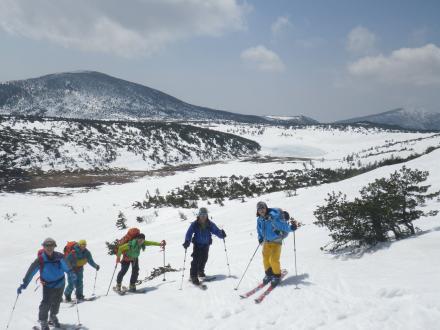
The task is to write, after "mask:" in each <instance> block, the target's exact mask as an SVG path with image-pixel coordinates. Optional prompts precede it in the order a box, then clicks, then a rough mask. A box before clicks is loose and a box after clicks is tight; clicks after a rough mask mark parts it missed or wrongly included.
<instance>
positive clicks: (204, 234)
mask: <svg viewBox="0 0 440 330" xmlns="http://www.w3.org/2000/svg"><path fill="white" fill-rule="evenodd" d="M212 234H214V235H216V236H217V237H219V238H222V239H223V238H225V237H226V233H225V231H224V230H223V229H222V230H220V229H219V228H218V227H217V226H216V225H215V223H214V222H212V221H210V220H209V219H208V210H207V209H206V208H205V207H202V208H200V210H199V213H198V216H197V220H196V221H193V222H192V223H191V225H190V226H189V228H188V231H187V232H186V235H185V242H184V243H183V247H184V248H185V250H186V249H187V248H188V247H189V245H190V242H192V243H193V253H192V254H191V257H192V258H193V260H192V262H191V269H190V276H191V281H192V282H193V284H196V285H199V284H200V281H199V277H201V278H204V277H206V275H205V265H206V262H207V261H208V254H209V246H210V245H211V244H212Z"/></svg>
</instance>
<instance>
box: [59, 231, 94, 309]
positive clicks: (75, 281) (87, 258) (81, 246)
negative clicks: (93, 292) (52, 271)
mask: <svg viewBox="0 0 440 330" xmlns="http://www.w3.org/2000/svg"><path fill="white" fill-rule="evenodd" d="M64 257H65V259H66V261H67V264H68V265H69V266H70V268H72V270H73V271H74V273H75V275H76V276H70V275H69V276H68V277H67V287H66V290H64V296H65V298H66V301H68V302H70V301H72V292H73V289H74V288H75V294H76V299H77V300H83V299H84V294H83V288H84V284H83V278H84V265H85V264H87V263H88V264H89V265H90V266H92V267H93V268H95V269H96V270H97V271H98V270H99V265H97V264H96V263H95V261H94V260H93V257H92V254H91V253H90V251H89V250H88V249H87V241H86V240H84V239H82V240H79V241H78V242H73V241H72V242H68V243H67V245H66V246H65V247H64Z"/></svg>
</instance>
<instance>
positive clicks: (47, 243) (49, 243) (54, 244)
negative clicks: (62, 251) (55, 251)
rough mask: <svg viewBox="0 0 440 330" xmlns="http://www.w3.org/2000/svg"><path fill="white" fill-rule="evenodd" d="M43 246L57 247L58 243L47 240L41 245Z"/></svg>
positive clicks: (50, 239) (51, 239)
mask: <svg viewBox="0 0 440 330" xmlns="http://www.w3.org/2000/svg"><path fill="white" fill-rule="evenodd" d="M41 245H42V246H48V245H52V246H57V243H56V242H55V240H54V239H53V238H50V237H48V238H46V239H45V240H44V241H43V243H42V244H41Z"/></svg>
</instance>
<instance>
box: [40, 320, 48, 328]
mask: <svg viewBox="0 0 440 330" xmlns="http://www.w3.org/2000/svg"><path fill="white" fill-rule="evenodd" d="M40 328H41V330H50V328H49V324H48V323H47V321H41V320H40Z"/></svg>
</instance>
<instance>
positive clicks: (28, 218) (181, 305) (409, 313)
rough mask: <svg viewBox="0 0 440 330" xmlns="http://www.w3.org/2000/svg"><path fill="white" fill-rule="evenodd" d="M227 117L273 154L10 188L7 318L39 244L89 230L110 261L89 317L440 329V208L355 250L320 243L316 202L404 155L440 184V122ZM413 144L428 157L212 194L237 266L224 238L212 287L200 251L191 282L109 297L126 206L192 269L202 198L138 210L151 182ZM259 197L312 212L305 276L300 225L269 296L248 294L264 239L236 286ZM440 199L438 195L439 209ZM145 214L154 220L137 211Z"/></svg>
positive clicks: (96, 324)
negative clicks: (432, 129)
mask: <svg viewBox="0 0 440 330" xmlns="http://www.w3.org/2000/svg"><path fill="white" fill-rule="evenodd" d="M36 125H37V124H36ZM39 125H42V124H41V123H40V124H39ZM212 127H213V128H214V125H213V126H212ZM215 129H217V130H219V131H223V132H230V133H235V134H238V135H240V136H243V137H247V138H252V139H253V140H254V141H257V142H258V143H259V144H260V145H261V150H262V155H263V156H264V157H260V158H258V159H253V158H251V159H248V160H247V161H240V160H232V161H228V162H226V163H218V164H209V165H206V166H201V167H198V168H195V169H192V170H191V171H181V172H176V173H175V174H174V175H163V176H155V177H153V176H150V177H143V178H141V179H139V180H137V181H135V182H131V183H127V184H123V185H105V186H101V187H99V188H97V189H94V190H91V191H84V190H81V189H61V188H47V189H38V190H34V191H31V192H29V193H27V194H18V193H14V194H13V193H1V194H0V242H1V246H2V247H3V250H4V251H6V253H4V254H3V257H2V258H1V259H0V278H2V281H0V293H1V295H0V297H1V298H0V320H2V321H4V323H6V320H7V319H8V317H9V315H10V312H11V309H12V305H13V303H14V300H15V298H16V288H17V287H18V285H19V284H20V283H21V280H22V278H23V276H24V273H25V272H26V270H27V268H28V266H29V264H30V263H31V262H32V261H33V260H34V259H35V257H36V253H37V250H38V249H39V244H40V243H41V242H42V240H43V239H44V238H45V237H47V236H52V237H54V238H55V239H56V240H57V241H58V249H59V250H62V247H63V246H64V244H65V243H66V242H67V241H68V240H79V239H83V238H84V239H87V240H88V247H89V249H90V250H91V251H92V253H93V255H94V259H95V261H96V262H97V263H98V264H100V265H101V270H100V271H99V273H98V277H97V286H96V293H97V295H98V296H99V298H98V299H97V300H96V301H93V302H85V303H83V304H79V305H78V307H79V312H80V318H81V323H82V324H83V325H84V327H83V329H123V328H130V329H135V330H138V329H139V330H141V329H146V328H161V329H179V330H182V329H225V330H226V329H228V330H230V329H296V330H297V329H300V330H302V329H308V330H312V329H313V330H314V329H326V330H327V329H335V330H336V329H338V330H340V329H359V330H382V329H399V330H401V329H402V330H413V329H424V330H425V329H427V330H434V329H438V324H439V323H440V283H439V281H438V274H439V273H440V258H438V251H439V248H440V246H439V242H440V216H439V215H437V216H435V217H432V218H427V219H421V220H419V221H417V223H416V225H417V226H418V227H420V229H421V232H420V233H419V234H418V235H417V236H415V237H412V238H409V239H404V240H401V241H397V242H390V243H387V244H383V245H379V246H377V247H376V248H374V249H371V250H367V251H364V253H359V254H354V255H343V254H340V255H333V254H328V253H324V252H323V251H321V250H320V247H322V246H323V245H325V244H326V243H327V242H328V241H329V237H328V232H327V231H326V230H325V229H323V228H318V227H316V226H315V225H313V222H314V221H315V218H314V216H313V211H314V210H315V209H316V207H317V206H318V205H322V203H323V201H324V199H325V198H326V196H327V193H329V192H331V191H333V190H336V191H339V190H341V191H343V192H345V193H346V194H347V195H349V196H350V197H354V196H357V195H358V194H359V189H360V188H361V187H362V186H364V185H365V184H366V183H368V182H371V181H373V180H374V179H376V178H381V177H384V176H388V175H389V174H390V173H392V172H393V171H395V170H396V169H399V168H401V167H402V165H403V164H404V165H406V166H407V167H409V168H417V169H420V170H428V171H429V172H430V176H429V179H428V184H431V185H432V189H434V190H439V189H440V173H439V171H438V170H437V168H438V163H439V161H440V150H439V149H436V148H438V147H439V146H440V145H439V138H438V136H437V135H436V134H428V133H408V132H393V131H386V130H379V129H369V130H367V129H359V128H348V129H346V130H336V129H331V128H329V129H324V128H323V127H308V128H303V129H296V130H295V129H285V128H276V127H272V128H263V130H262V129H261V128H258V127H253V126H236V125H234V126H226V125H225V126H222V125H215ZM405 148H406V150H405ZM376 149H377V151H376ZM410 149H413V150H412V151H410ZM427 150H429V152H428V153H426V154H425V152H426V151H427ZM411 153H412V154H416V153H417V154H419V155H418V156H417V157H416V158H414V159H412V160H409V161H406V162H405V163H403V164H402V163H401V164H395V165H391V166H381V167H378V168H376V169H374V170H372V171H369V172H366V173H364V174H361V175H358V176H355V177H352V178H349V179H345V180H342V181H339V182H333V183H329V184H320V185H315V186H308V187H304V188H300V189H298V190H297V192H296V195H290V194H288V193H287V192H284V191H278V192H273V193H269V194H265V195H262V196H259V197H256V196H255V197H249V198H245V200H244V201H242V200H226V201H225V202H224V206H220V205H219V204H214V203H212V200H204V201H203V200H200V201H199V206H204V205H206V206H208V209H209V211H210V215H211V216H212V220H213V221H214V222H216V223H217V224H218V225H219V227H221V228H224V230H225V231H226V233H227V234H228V236H227V238H226V248H227V253H228V257H229V263H230V265H231V273H232V276H231V277H228V268H227V265H226V256H225V246H224V245H223V242H222V241H221V240H219V239H217V238H214V242H213V245H212V246H211V248H210V256H209V261H208V264H207V267H206V272H207V273H208V274H212V275H217V280H216V281H213V282H210V283H208V284H207V285H208V289H207V290H206V291H202V290H200V289H198V288H195V287H194V286H192V285H191V284H190V283H189V282H188V275H189V261H190V257H189V256H188V258H187V263H186V270H185V278H184V282H183V290H181V291H180V290H179V287H180V283H181V282H180V281H181V278H182V277H181V276H182V273H181V272H174V273H167V274H166V281H162V277H159V278H156V279H154V280H152V281H148V282H145V283H144V284H142V285H141V286H140V287H147V288H149V291H148V292H147V293H146V294H139V295H127V296H123V297H121V296H119V295H117V294H115V293H114V292H112V291H110V293H109V295H108V296H105V292H106V291H107V288H108V285H109V283H110V279H111V276H112V272H113V269H114V265H115V264H114V257H110V256H108V255H107V249H106V247H105V241H110V240H113V239H114V238H116V237H120V236H122V235H123V234H124V231H120V230H118V229H117V228H116V226H115V222H116V218H117V216H118V213H119V211H122V212H123V213H124V214H125V215H126V217H127V218H128V225H129V226H138V227H139V228H141V230H142V231H143V232H144V233H145V234H146V236H147V239H149V240H156V241H160V240H162V239H165V240H167V242H168V245H167V249H166V263H167V264H168V263H170V265H171V266H172V267H173V268H175V269H180V268H182V267H183V258H184V249H183V248H182V246H181V244H182V243H183V240H184V234H185V231H186V230H187V228H188V226H189V224H190V221H191V220H192V219H194V214H195V212H196V209H181V208H173V207H161V208H156V209H138V208H134V207H133V203H134V202H135V201H137V200H141V199H143V198H144V197H145V194H146V192H147V191H150V192H154V191H155V190H156V189H157V190H158V191H159V192H160V193H162V192H167V191H170V190H172V189H175V188H177V187H184V186H185V185H186V184H188V182H191V181H193V180H197V179H200V178H205V177H214V178H218V177H221V176H232V175H243V176H250V175H255V174H258V173H270V172H272V173H273V172H275V171H277V170H289V169H298V168H304V166H305V167H308V168H311V167H312V166H313V167H315V168H318V167H321V168H337V167H341V166H345V167H347V168H349V167H353V166H354V167H357V166H358V165H357V164H354V165H353V164H352V163H353V160H352V158H351V157H349V159H348V160H347V157H348V156H352V155H356V154H358V157H359V158H360V159H362V163H363V164H367V163H374V162H376V161H383V160H387V159H390V158H391V156H392V155H394V156H393V157H394V158H396V157H402V158H405V157H407V156H408V155H410V154H411ZM306 158H312V159H311V160H310V159H306ZM259 200H264V201H266V202H267V203H268V204H269V206H277V207H283V208H285V209H287V210H288V211H289V212H290V213H291V215H293V216H294V217H295V218H296V219H297V220H298V221H301V222H303V223H304V226H303V227H302V228H300V229H299V230H298V231H297V232H296V234H295V237H296V248H297V265H298V276H295V267H294V251H293V238H292V236H290V237H288V238H287V240H286V241H285V243H284V245H283V251H282V256H281V264H282V267H283V268H285V269H287V270H288V272H289V273H288V275H287V276H286V278H285V280H284V281H283V282H282V284H281V285H280V286H279V287H278V288H276V289H274V291H273V292H272V293H271V294H270V295H269V296H268V297H267V298H266V300H265V301H264V302H263V303H262V304H261V305H257V304H255V303H254V301H253V300H252V299H247V300H241V299H240V298H239V296H238V294H239V293H241V292H245V291H247V290H248V289H250V288H252V287H254V286H255V285H256V284H257V282H259V281H260V280H261V278H262V277H263V275H264V273H263V266H262V261H261V260H262V257H261V250H260V251H258V252H257V254H256V257H255V259H254V260H253V262H252V263H251V265H250V267H249V270H248V273H247V274H246V276H245V278H244V280H243V282H242V284H241V286H240V288H239V289H238V291H235V290H234V287H236V285H237V283H238V280H239V278H240V276H241V275H242V272H243V271H244V269H245V267H246V265H247V263H248V262H249V260H250V258H251V256H252V254H253V252H254V251H255V249H256V248H257V245H258V242H257V236H256V230H255V226H256V222H255V205H256V203H257V202H258V201H259ZM208 203H209V204H210V205H208ZM439 208H440V202H439V201H438V200H432V201H430V202H429V203H427V205H426V209H439ZM182 215H183V216H182ZM138 217H140V218H141V219H144V221H142V222H138V221H136V218H138ZM185 217H187V218H188V220H185V219H184V218H185ZM162 258H163V255H162V253H161V252H159V249H158V248H157V247H147V249H146V251H145V252H143V253H142V254H141V256H140V268H141V270H140V278H142V279H143V278H144V277H146V276H148V275H149V274H150V271H151V270H152V269H153V268H154V267H158V266H161V265H163V259H162ZM94 275H95V273H94V270H93V269H92V268H91V267H88V266H86V268H85V294H86V296H90V295H91V294H92V292H93V281H94ZM125 281H128V279H127V277H126V279H125ZM124 284H126V282H124ZM35 287H36V285H35V284H34V283H32V284H30V285H29V287H28V288H27V290H26V291H24V292H23V294H22V295H21V296H20V297H19V300H18V303H17V307H16V310H15V312H14V315H13V321H12V326H11V327H10V329H11V330H13V329H29V328H30V327H31V326H32V325H33V324H35V322H36V319H37V312H38V304H39V301H40V296H41V288H40V289H38V290H37V291H36V292H34V289H35ZM59 318H60V320H61V321H62V322H63V323H66V324H71V325H74V324H76V323H77V314H76V310H75V308H71V307H69V305H62V307H61V311H60V314H59ZM70 329H73V327H70Z"/></svg>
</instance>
